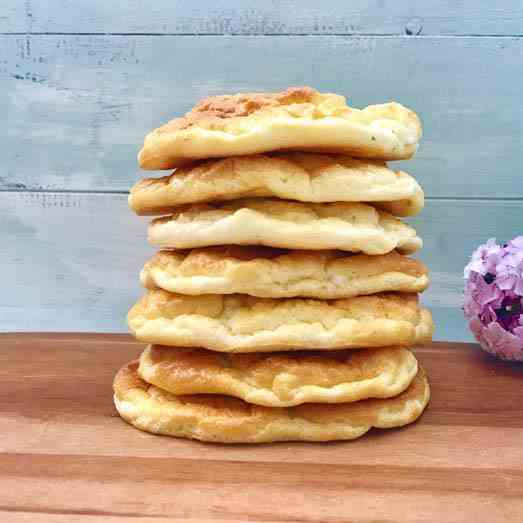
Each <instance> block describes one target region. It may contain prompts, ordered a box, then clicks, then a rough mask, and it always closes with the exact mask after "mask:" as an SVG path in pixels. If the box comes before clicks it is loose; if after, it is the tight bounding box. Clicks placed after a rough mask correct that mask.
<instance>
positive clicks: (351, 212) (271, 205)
mask: <svg viewBox="0 0 523 523" xmlns="http://www.w3.org/2000/svg"><path fill="white" fill-rule="evenodd" d="M149 241H150V242H151V244H152V245H155V246H158V247H164V248H174V249H192V248H195V247H209V246H212V245H228V244H234V245H265V246H269V247H281V248H284V249H307V250H321V249H339V250H343V251H351V252H364V253H365V254H370V255H376V254H386V253H387V252H390V251H392V250H394V249H397V250H398V251H399V252H400V253H402V254H410V253H413V252H415V251H417V250H418V249H420V248H421V246H422V241H421V238H419V237H418V236H417V235H416V231H415V230H414V229H413V228H412V227H410V226H409V225H407V224H406V223H403V222H402V221H401V220H399V219H398V218H395V217H394V216H392V215H391V214H388V213H386V212H383V211H379V210H378V209H376V208H374V207H373V206H371V205H367V204H363V203H323V204H318V203H303V202H290V201H286V200H276V199H265V198H253V199H247V200H234V201H232V202H226V203H222V204H194V205H191V206H188V207H182V208H180V209H178V210H176V211H175V212H174V214H172V215H171V216H166V217H162V218H156V219H155V220H153V221H152V222H151V224H150V225H149Z"/></svg>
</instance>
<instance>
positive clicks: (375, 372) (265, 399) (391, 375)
mask: <svg viewBox="0 0 523 523" xmlns="http://www.w3.org/2000/svg"><path fill="white" fill-rule="evenodd" d="M417 372H418V364H417V361H416V358H415V357H414V355H413V354H412V353H411V352H410V351H409V350H407V349H404V348H401V347H384V348H376V349H360V350H347V351H343V350H341V351H331V352H325V351H318V352H313V351H305V352H279V353H275V354H271V353H257V354H223V353H219V352H213V351H209V350H205V349H191V348H179V347H176V348H175V347H165V346H162V345H150V346H149V347H147V348H146V349H145V350H144V352H143V353H142V355H141V357H140V365H139V367H138V374H139V375H140V377H141V378H142V379H143V380H144V381H146V382H148V383H150V384H151V385H155V386H157V387H159V388H161V389H163V390H166V391H168V392H171V393H172V394H177V395H182V394H225V395H227V396H235V397H237V398H240V399H242V400H244V401H246V402H247V403H253V404H256V405H262V406H266V407H292V406H295V405H301V404H302V403H315V402H317V403H348V402H353V401H359V400H362V399H367V398H390V397H392V396H397V395H398V394H401V393H402V392H403V391H404V390H405V389H406V388H407V387H408V386H409V385H410V383H411V381H412V380H413V379H414V376H416V373H417Z"/></svg>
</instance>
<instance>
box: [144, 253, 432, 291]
mask: <svg viewBox="0 0 523 523" xmlns="http://www.w3.org/2000/svg"><path fill="white" fill-rule="evenodd" d="M140 280H141V282H142V284H143V285H144V287H146V288H148V289H164V290H166V291H169V292H174V293H180V294H190V295H197V294H249V295H251V296H258V297H261V298H292V297H296V296H304V297H308V298H321V299H334V298H351V297H353V296H359V295H366V294H375V293H378V292H385V291H398V292H422V291H423V290H425V289H426V288H427V286H428V284H429V278H428V276H427V269H426V267H425V266H424V265H423V264H422V263H421V262H420V261H418V260H414V259H411V258H407V257H406V256H402V255H401V254H398V253H397V252H396V251H392V252H390V253H388V254H383V255H381V256H368V255H366V254H354V255H353V254H350V253H346V252H343V251H287V250H282V249H273V248H270V247H260V246H258V247H248V246H239V245H236V246H234V245H233V246H218V247H204V248H201V249H193V250H189V251H172V250H171V251H159V252H157V253H156V254H155V255H154V256H153V257H152V258H151V259H150V260H149V261H148V262H146V264H145V266H144V268H143V269H142V271H141V273H140Z"/></svg>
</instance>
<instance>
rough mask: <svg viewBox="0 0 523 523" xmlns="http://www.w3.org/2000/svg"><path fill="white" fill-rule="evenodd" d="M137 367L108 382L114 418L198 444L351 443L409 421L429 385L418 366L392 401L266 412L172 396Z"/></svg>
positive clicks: (230, 401)
mask: <svg viewBox="0 0 523 523" xmlns="http://www.w3.org/2000/svg"><path fill="white" fill-rule="evenodd" d="M137 367H138V362H137V361H134V362H131V363H129V364H127V365H125V366H124V367H123V368H122V369H120V371H119V372H118V373H117V375H116V377H115V379H114V383H113V389H114V403H115V405H116V408H117V410H118V412H119V414H120V416H121V417H122V418H123V419H124V420H126V421H127V422H128V423H130V424H132V425H134V426H135V427H137V428H139V429H141V430H144V431H147V432H152V433H156V434H164V435H168V436H176V437H183V438H192V439H198V440H201V441H213V442H220V443H264V442H271V441H330V440H342V439H346V440H349V439H355V438H358V437H360V436H362V435H363V434H365V433H366V432H367V431H368V430H369V429H370V428H371V427H377V428H393V427H400V426H403V425H406V424H408V423H412V422H413V421H415V420H416V419H417V418H418V417H419V416H420V415H421V413H422V412H423V410H424V409H425V407H426V406H427V403H428V402H429V399H430V388H429V383H428V380H427V377H426V375H425V373H424V371H423V369H421V368H420V370H419V371H418V374H417V375H416V377H415V378H414V380H413V381H412V383H411V384H410V386H409V387H408V388H407V389H406V390H405V392H403V393H402V394H400V395H399V396H396V397H394V398H390V399H368V400H363V401H357V402H354V403H341V404H327V403H306V404H303V405H299V406H296V407H290V408H269V407H260V406H258V405H251V404H250V403H246V402H244V401H242V400H240V399H237V398H232V397H230V396H219V395H206V394H200V395H192V396H191V395H190V396H175V395H173V394H170V393H168V392H166V391H163V390H162V389H159V388H157V387H155V386H152V385H149V384H147V383H146V382H145V381H143V380H142V379H141V378H140V377H139V375H138V373H137Z"/></svg>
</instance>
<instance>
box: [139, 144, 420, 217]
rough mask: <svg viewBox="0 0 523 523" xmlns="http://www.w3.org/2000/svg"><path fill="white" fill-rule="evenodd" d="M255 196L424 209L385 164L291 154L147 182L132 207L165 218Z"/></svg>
mask: <svg viewBox="0 0 523 523" xmlns="http://www.w3.org/2000/svg"><path fill="white" fill-rule="evenodd" d="M254 197H258V198H260V197H269V198H270V197H274V198H280V199H283V200H297V201H301V202H312V203H328V202H367V203H373V204H374V205H375V206H377V207H379V208H380V209H382V210H384V211H387V212H390V213H391V214H395V215H397V216H414V215H415V214H417V213H418V212H420V211H421V209H422V208H423V205H424V195H423V191H422V190H421V187H420V186H419V185H418V183H417V182H416V180H415V179H414V178H413V177H412V176H410V175H408V174H407V173H405V172H403V171H397V172H394V171H392V170H391V169H389V168H388V167H387V166H386V165H385V163H383V162H378V161H371V160H358V159H355V158H351V157H348V156H343V155H328V154H312V153H290V152H287V153H283V154H282V153H280V154H265V155H246V156H235V157H229V158H220V159H212V160H206V161H202V162H196V163H192V164H190V165H188V166H185V167H180V168H179V169H177V170H176V171H175V172H174V173H173V174H172V175H171V176H165V177H161V178H146V179H143V180H140V181H139V182H138V183H136V184H135V185H134V186H133V187H132V189H131V192H130V195H129V205H130V207H131V208H132V209H133V210H134V211H135V212H136V213H137V214H139V215H155V214H156V215H161V214H169V213H170V212H172V210H173V208H175V207H179V206H181V205H187V204H193V203H202V202H213V201H224V200H236V199H239V198H254Z"/></svg>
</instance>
